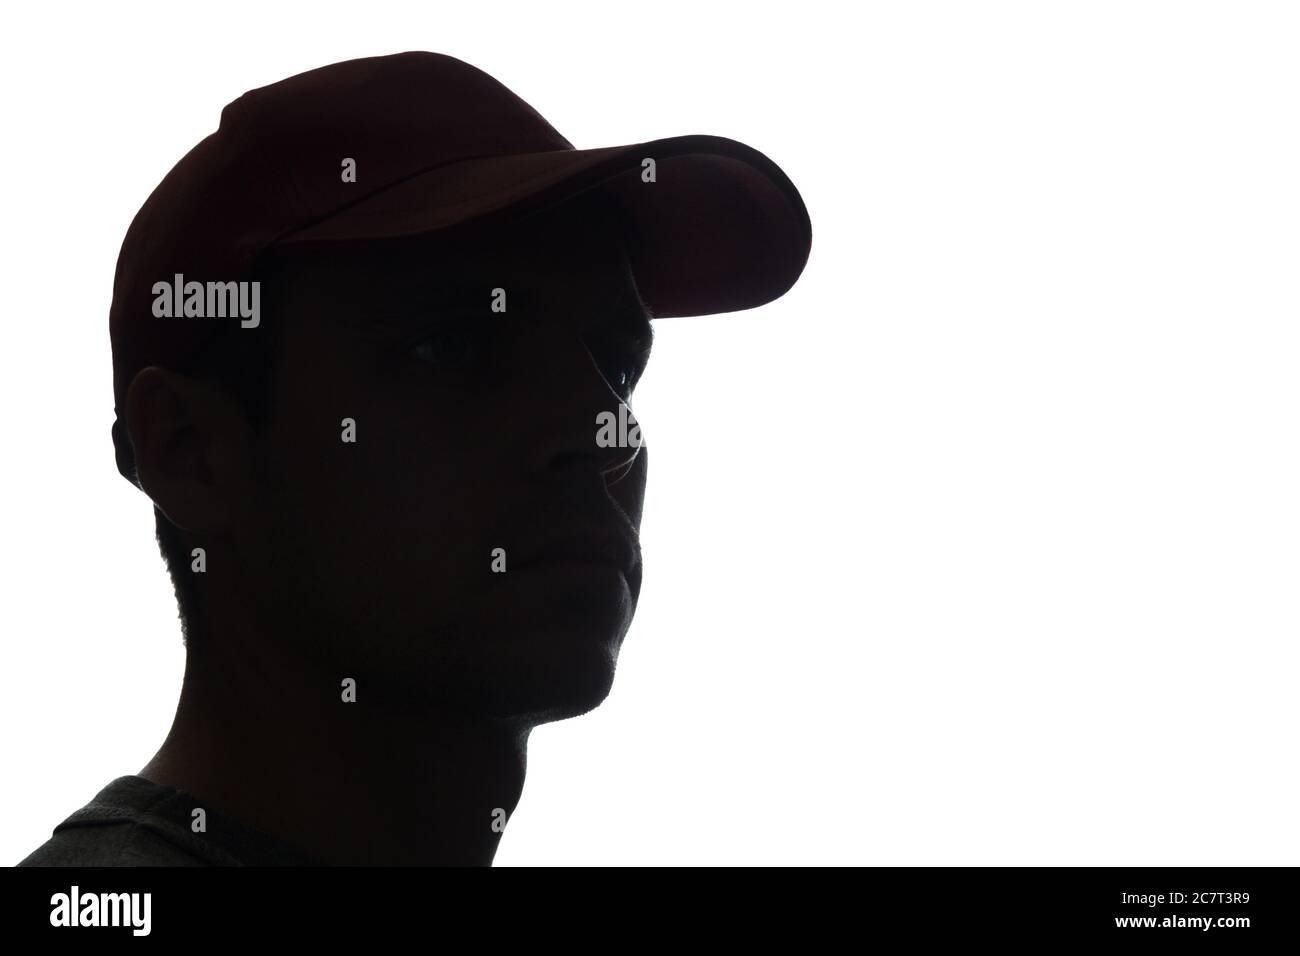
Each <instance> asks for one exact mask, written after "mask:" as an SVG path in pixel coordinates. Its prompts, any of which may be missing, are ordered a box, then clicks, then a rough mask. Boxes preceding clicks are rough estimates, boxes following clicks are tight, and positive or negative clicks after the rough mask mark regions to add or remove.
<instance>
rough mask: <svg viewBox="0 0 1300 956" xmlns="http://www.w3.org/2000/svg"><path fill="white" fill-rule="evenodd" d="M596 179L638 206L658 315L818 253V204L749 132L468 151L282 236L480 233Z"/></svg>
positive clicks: (765, 285)
mask: <svg viewBox="0 0 1300 956" xmlns="http://www.w3.org/2000/svg"><path fill="white" fill-rule="evenodd" d="M647 158H649V159H653V160H654V161H655V178H654V181H651V182H646V181H644V180H643V172H642V171H643V168H644V167H643V160H645V159H647ZM592 188H600V189H602V190H604V191H606V192H608V193H609V194H611V195H612V196H614V197H615V198H616V199H617V200H618V202H619V203H620V205H622V206H623V207H624V209H625V210H626V212H627V213H628V215H629V224H630V227H631V228H632V229H634V230H635V232H636V235H635V236H633V237H631V240H632V241H631V242H630V243H629V254H630V256H631V259H632V270H633V274H634V275H635V277H636V281H637V287H638V289H639V291H640V293H641V297H642V299H643V300H644V301H645V303H646V305H647V307H648V308H649V309H650V311H651V313H652V314H653V315H654V316H655V317H656V318H659V317H665V318H666V317H671V316H686V315H708V314H712V313H718V312H735V311H738V310H741V309H751V308H754V307H756V306H760V305H763V304H764V303H767V302H771V301H772V300H773V299H776V298H779V297H780V296H782V295H784V294H785V292H786V291H787V290H788V289H789V288H790V287H791V286H792V285H794V283H795V280H796V279H798V278H799V275H800V273H801V272H802V271H803V267H804V264H805V263H806V262H807V260H808V253H809V250H810V249H811V245H812V226H811V224H810V222H809V218H808V210H807V209H806V208H805V206H804V203H803V199H802V198H801V197H800V195H799V192H798V190H797V189H795V187H794V184H793V183H791V182H790V180H789V178H788V177H787V176H786V175H785V173H783V172H782V171H781V169H780V168H779V167H778V166H777V165H776V164H775V163H773V162H772V161H771V160H770V159H768V158H767V157H766V156H764V155H763V154H762V153H760V152H758V150H756V149H753V148H751V147H749V146H746V145H745V144H743V143H739V142H737V141H735V140H732V139H727V138H725V137H721V136H702V135H696V136H675V137H670V138H668V139H657V140H650V141H649V142H645V143H634V144H632V145H628V146H609V147H604V148H600V149H581V150H553V151H549V152H544V153H522V154H518V155H512V156H493V157H487V158H483V159H467V160H461V161H458V162H456V163H451V164H448V165H446V166H441V167H438V168H436V169H431V170H428V171H426V172H422V173H418V174H416V175H414V176H411V177H410V178H408V179H404V180H402V181H401V182H398V183H395V184H394V185H392V186H388V187H386V188H384V189H382V190H380V191H379V192H376V193H373V194H371V195H370V196H367V197H365V198H364V199H361V200H358V201H357V202H356V203H354V204H352V205H350V206H347V207H345V208H344V209H342V210H340V211H338V212H335V213H333V214H331V215H330V216H328V217H326V218H325V219H322V220H321V221H319V222H317V223H314V224H312V225H310V226H307V227H305V228H302V229H298V230H296V231H294V232H292V233H289V234H288V235H285V236H282V237H280V238H279V239H278V241H277V242H276V245H278V246H286V245H299V244H304V243H328V242H343V241H353V240H366V239H394V238H399V237H404V236H419V235H426V234H431V233H443V232H450V231H453V230H454V231H455V233H456V234H459V233H460V232H461V231H462V230H466V231H467V232H471V233H476V232H478V231H481V230H490V229H491V228H492V227H494V226H498V225H502V224H504V223H506V222H508V221H510V220H513V219H516V218H518V217H521V216H524V215H527V214H529V213H531V212H535V211H540V210H543V209H546V208H549V207H551V206H554V205H556V204H558V203H562V202H564V201H566V200H568V199H570V198H573V197H574V196H576V195H578V194H580V193H583V192H585V191H587V190H589V189H592Z"/></svg>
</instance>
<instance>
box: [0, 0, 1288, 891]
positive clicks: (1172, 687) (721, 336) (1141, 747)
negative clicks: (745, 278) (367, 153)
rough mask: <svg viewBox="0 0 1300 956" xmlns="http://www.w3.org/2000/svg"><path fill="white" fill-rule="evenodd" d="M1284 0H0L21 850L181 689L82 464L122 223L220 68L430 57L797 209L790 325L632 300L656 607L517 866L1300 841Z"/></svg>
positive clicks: (230, 94) (554, 730)
mask: <svg viewBox="0 0 1300 956" xmlns="http://www.w3.org/2000/svg"><path fill="white" fill-rule="evenodd" d="M37 10H39V12H35V11H37ZM1296 11H1297V8H1296V7H1295V6H1294V5H1290V4H1284V3H1275V4H1269V3H1242V2H1234V3H1228V2H1223V3H1194V2H1187V0H1182V2H1176V3H1173V2H1171V3H1154V2H1123V3H1113V2H1098V0H1089V2H1086V3H1042V2H1022V3H1004V2H999V3H973V2H958V3H927V2H907V3H902V2H899V3H856V4H849V3H825V4H814V3H797V4H783V5H780V6H775V7H767V6H762V5H760V4H756V3H753V2H746V3H738V4H734V5H723V4H706V3H701V2H698V0H697V2H690V3H684V4H675V3H669V2H664V0H655V2H652V3H638V4H626V5H614V4H611V3H608V2H606V3H598V4H588V5H577V4H559V3H547V4H520V5H518V6H505V5H502V4H497V3H490V2H478V3H474V4H468V5H467V4H456V5H453V4H429V3H418V4H411V5H409V6H407V5H399V4H394V5H389V4H384V3H379V2H375V0H367V2H365V3H349V4H343V5H338V6H333V5H327V4H322V3H312V4H304V5H302V6H301V7H296V8H291V7H288V6H284V7H282V6H279V5H272V4H268V3H261V2H259V3H254V4H239V3H222V4H213V5H210V6H209V7H207V8H205V12H204V13H203V14H202V15H199V14H198V13H196V12H193V11H191V10H190V8H189V7H187V6H185V5H180V4H160V5H156V6H150V7H142V6H132V5H116V4H115V5H98V6H90V5H87V6H86V7H84V8H80V9H78V8H75V7H63V6H60V7H53V6H47V7H41V8H34V7H27V6H21V5H20V6H19V7H17V8H15V9H14V10H10V11H8V13H7V15H6V16H7V22H6V27H5V30H4V38H3V40H2V41H0V43H3V49H2V50H0V53H3V56H0V73H2V75H0V91H2V92H0V96H2V97H3V123H0V136H3V156H4V162H3V168H4V186H5V188H4V216H3V228H2V229H0V243H3V257H2V259H0V261H2V262H3V269H4V274H3V278H4V285H3V288H4V302H5V310H4V332H5V339H4V344H3V346H2V347H0V363H2V367H0V409H2V410H3V412H2V414H3V423H4V441H3V448H4V464H3V472H2V474H3V477H2V478H0V482H3V488H2V489H0V491H2V494H0V542H2V543H0V556H2V557H0V560H2V561H3V567H2V568H0V582H3V600H2V602H0V632H2V634H3V658H2V659H0V668H2V670H3V675H4V683H5V687H6V692H5V693H4V695H3V696H2V697H0V727H3V763H4V767H5V776H6V779H5V786H4V806H3V813H0V860H2V861H3V862H6V863H12V862H17V861H18V860H19V859H21V858H22V857H23V856H25V855H26V854H27V853H28V852H30V851H31V850H32V849H34V848H35V847H36V846H37V845H38V844H39V843H41V842H42V841H43V840H44V839H45V838H46V837H47V836H48V835H49V832H50V830H51V828H52V827H53V826H54V825H55V824H56V823H58V822H59V821H60V820H62V819H63V818H64V817H65V816H66V815H67V814H68V813H70V812H72V811H73V810H75V809H77V808H78V807H80V806H81V805H82V804H84V803H85V802H86V801H87V800H88V799H89V798H90V797H91V796H92V795H93V794H94V793H95V792H96V791H97V790H98V789H99V788H100V787H102V786H103V785H104V784H105V783H107V782H108V781H109V780H110V779H112V778H113V777H115V776H118V775H120V774H124V773H134V772H136V771H137V770H139V769H140V768H141V767H143V766H144V764H145V763H146V762H147V761H148V760H149V758H150V757H151V756H152V755H153V753H154V751H155V750H156V749H157V747H158V745H159V744H160V743H161V741H162V739H163V737H164V735H165V733H166V731H167V728H168V726H169V725H170V721H171V717H172V712H173V708H174V706H175V701H176V695H177V693H178V690H179V686H180V676H181V672H182V665H183V657H182V655H183V649H182V646H181V642H180V636H179V629H178V625H177V621H176V616H175V610H174V605H173V601H172V596H171V591H170V586H169V583H168V581H167V578H166V574H165V572H164V569H163V565H162V561H161V558H160V557H159V556H158V553H157V549H156V546H155V544H154V541H153V537H152V532H153V523H152V516H151V510H150V506H149V503H148V501H147V500H146V499H145V498H144V496H143V495H142V494H140V493H139V492H138V491H135V490H134V489H133V488H132V487H131V486H130V485H128V484H127V483H126V482H125V481H123V480H122V479H121V478H120V477H119V476H118V474H117V472H116V469H115V467H114V464H113V454H112V445H111V442H110V438H109V426H110V424H111V422H112V388H111V370H110V359H109V340H108V305H109V299H110V295H111V286H112V276H113V268H114V263H115V261H116V257H117V252H118V248H119V245H120V243H121V240H122V236H123V233H124V232H125V230H126V227H127V225H128V224H129V222H130V220H131V217H132V216H133V215H134V213H135V211H136V209H137V208H138V207H139V206H140V204H141V203H142V202H143V201H144V199H145V197H146V196H147V195H148V193H149V192H150V190H151V189H152V188H153V187H154V185H155V184H156V183H157V182H158V180H159V179H160V178H161V177H162V176H163V175H164V174H165V173H166V172H167V170H168V169H169V168H170V167H171V166H172V165H173V164H174V163H175V162H176V160H178V159H179V158H180V157H181V155H183V154H184V153H185V152H186V151H187V150H188V149H189V148H190V147H191V146H192V145H193V144H194V143H196V142H197V141H198V140H199V139H201V138H202V137H204V136H206V135H207V134H208V133H209V132H211V131H212V130H213V129H215V128H216V125H217V120H218V117H219V115H220V111H221V108H222V106H224V104H226V103H227V102H229V101H230V100H232V99H234V98H235V97H237V96H238V95H239V94H240V93H242V92H244V91H245V90H247V89H250V88H253V87H257V86H261V85H264V84H267V83H270V82H274V81H275V80H278V79H281V78H283V77H285V76H288V75H291V74H294V73H298V72H301V71H303V70H307V69H311V68H314V67H317V66H322V65H324V64H327V63H332V62H336V61H339V60H344V59H350V58H353V57H359V56H371V55H376V54H384V53H393V52H400V51H403V50H408V49H427V50H433V51H437V52H441V53H449V54H451V55H454V56H457V57H459V58H460V59H463V60H466V61H467V62H469V63H472V64H474V65H475V66H478V67H480V68H482V69H484V70H486V71H487V72H489V73H491V74H492V75H494V76H495V77H497V78H498V79H500V80H501V81H502V82H503V83H505V84H506V86H508V87H510V88H511V89H512V90H514V91H515V92H516V93H518V94H519V95H520V96H522V97H523V98H524V99H525V100H527V101H528V102H529V103H531V104H532V105H533V106H535V107H536V108H537V109H538V110H539V111H540V112H541V113H542V114H543V115H544V116H546V117H547V118H548V119H549V120H550V121H551V123H552V124H553V125H554V126H555V127H556V128H557V129H558V130H560V132H561V133H563V134H564V135H566V136H567V137H568V138H569V139H570V140H571V141H572V142H573V143H574V144H575V145H576V146H578V147H579V148H587V147H596V146H607V145H615V144H622V143H633V142H640V141H644V140H648V139H653V138H657V137H661V136H670V135H677V134H684V133H712V134H717V135H722V136H729V137H731V138H734V139H738V140H741V141H742V142H745V143H748V144H750V145H752V146H754V147H756V148H757V149H759V150H761V151H762V152H764V153H766V154H767V155H768V156H770V157H771V158H772V159H774V160H775V161H776V162H777V163H778V164H780V165H781V166H782V168H783V169H784V170H785V171H786V172H787V173H788V174H789V175H790V177H791V178H792V179H793V180H794V182H795V183H796V185H797V186H798V187H799V189H800V190H801V192H802V194H803V196H804V199H805V201H806V202H807V205H808V207H809V210H810V212H811V217H812V221H813V231H814V240H813V252H812V257H811V260H810V261H809V264H808V267H807V270H806V271H805V273H804V276H803V278H802V279H801V280H800V282H799V283H798V284H797V285H796V286H795V287H794V289H793V290H792V291H791V292H790V293H788V294H787V295H786V296H785V297H783V298H782V299H780V300H778V301H777V302H774V303H772V304H770V305H768V306H765V307H763V308H760V309H757V310H752V311H749V312H744V313H736V314H731V315H721V316H713V317H706V318H698V319H676V320H664V321H662V322H660V323H659V324H658V343H657V345H656V352H655V357H654V359H653V361H652V362H651V366H650V370H649V372H648V374H647V376H646V378H645V380H644V386H643V388H642V389H641V390H639V392H638V397H637V402H636V409H637V415H638V418H639V419H640V421H641V422H642V423H643V425H644V427H645V429H646V436H647V439H648V443H649V445H650V447H651V449H652V451H651V469H650V484H649V492H648V500H647V508H646V514H645V519H644V529H643V532H644V547H645V555H646V562H647V574H646V580H645V586H644V592H643V601H642V606H641V609H640V612H639V614H638V616H637V620H636V622H635V624H634V625H633V629H632V632H631V634H630V635H629V637H628V640H627V643H626V645H625V648H624V653H623V657H622V660H621V663H620V667H619V673H618V678H617V681H616V684H615V688H614V691H613V693H612V695H611V697H610V698H609V700H608V701H607V702H606V704H605V705H604V706H603V707H601V708H600V709H598V710H596V711H594V712H593V713H591V714H589V715H586V716H584V717H581V718H578V719H575V720H571V721H566V722H563V723H560V724H554V725H550V726H546V727H542V728H540V729H538V730H537V731H536V733H535V734H534V736H533V744H532V748H531V751H530V756H529V767H528V770H529V774H528V781H527V784H526V787H525V790H524V795H523V800H522V802H521V804H520V807H519V809H518V811H517V813H516V815H515V817H514V818H513V819H512V821H511V826H510V829H509V831H508V832H507V834H506V836H505V838H504V840H503V842H502V845H501V848H500V851H499V854H498V857H497V863H498V864H499V865H525V864H542V863H545V864H643V863H644V864H674V863H683V864H728V863H737V864H765V863H799V864H907V865H923V864H1089V865H1101V864H1105V865H1130V864H1134V865H1135V864H1163V865H1192V864H1196V865H1226V864H1239V865H1261V864H1273V865H1280V864H1295V863H1297V862H1298V860H1297V851H1298V850H1300V824H1298V823H1297V814H1296V807H1297V805H1300V793H1298V792H1297V790H1298V786H1297V784H1298V782H1300V772H1298V771H1297V769H1296V736H1297V726H1298V719H1300V703H1298V702H1297V701H1298V698H1297V695H1296V692H1295V688H1296V678H1297V664H1300V653H1298V652H1297V633H1298V627H1300V601H1298V600H1297V578H1298V575H1300V510H1298V508H1297V499H1298V496H1300V454H1298V453H1297V440H1296V433H1297V428H1296V419H1297V413H1298V412H1300V384H1298V376H1297V357H1298V356H1297V351H1298V347H1300V324H1298V322H1297V319H1298V318H1300V317H1298V315H1297V306H1298V304H1300V283H1298V282H1297V267H1298V265H1300V258H1298V256H1300V174H1298V171H1300V124H1298V123H1297V105H1298V104H1297V100H1298V99H1300V96H1298V93H1300V58H1297V56H1296V51H1297V49H1300V15H1298V14H1297V12H1296ZM701 410H705V411H703V412H702V411H701ZM683 662H686V664H685V665H684V663H683Z"/></svg>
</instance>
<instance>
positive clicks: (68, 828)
mask: <svg viewBox="0 0 1300 956" xmlns="http://www.w3.org/2000/svg"><path fill="white" fill-rule="evenodd" d="M196 807H203V804H202V802H200V801H199V800H197V799H196V798H195V797H193V796H191V795H190V794H188V793H186V792H185V791H183V790H177V789H175V788H173V787H167V786H163V785H161V784H157V783H154V782H153V781H151V780H146V779H145V778H144V777H137V776H135V775H128V776H125V777H118V778H117V779H116V780H114V781H113V782H112V783H110V784H109V785H108V786H106V787H105V788H104V789H103V790H101V791H99V793H97V794H96V795H95V798H94V799H93V800H91V801H90V802H89V803H88V804H86V805H85V806H84V807H82V808H81V809H80V810H78V811H77V812H76V813H74V814H72V816H70V817H68V818H67V819H66V820H64V821H63V822H62V823H60V824H59V825H58V826H56V827H55V828H54V834H53V835H52V836H51V837H50V839H48V840H47V841H45V843H43V844H41V846H39V847H37V848H36V850H34V851H33V852H32V853H31V854H30V855H29V856H27V857H26V858H25V859H24V860H23V861H22V862H21V863H19V864H17V865H18V866H320V865H321V864H320V863H318V862H317V861H315V860H313V859H311V858H310V857H308V856H307V855H305V854H303V853H302V852H301V851H299V850H298V849H296V848H295V847H292V846H290V845H289V844H287V843H285V842H283V841H281V840H280V839H278V838H276V837H272V836H268V835H267V834H265V833H261V832H260V831H257V830H254V829H252V828H250V827H247V826H245V825H244V824H242V823H239V822H238V821H236V820H232V819H231V818H230V817H227V816H224V815H222V814H220V813H217V812H216V811H214V810H212V809H211V808H209V807H203V809H204V812H205V814H206V832H202V833H195V832H194V831H193V829H192V828H191V827H192V823H193V820H194V819H195V818H194V816H193V813H192V812H193V810H194V809H195V808H196Z"/></svg>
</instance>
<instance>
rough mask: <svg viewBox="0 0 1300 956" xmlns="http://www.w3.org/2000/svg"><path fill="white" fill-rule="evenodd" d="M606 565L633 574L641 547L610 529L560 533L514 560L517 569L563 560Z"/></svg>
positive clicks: (639, 559)
mask: <svg viewBox="0 0 1300 956" xmlns="http://www.w3.org/2000/svg"><path fill="white" fill-rule="evenodd" d="M566 561H569V562H578V563H582V564H604V565H608V566H610V567H614V568H618V569H619V570H620V571H622V572H623V573H624V574H625V575H630V574H631V573H632V572H633V571H634V570H635V569H636V568H637V566H638V565H639V564H640V563H641V549H640V547H638V546H637V545H636V544H635V543H634V542H633V541H632V539H631V538H628V537H626V536H624V535H620V534H615V533H610V532H586V533H569V534H564V535H557V536H555V537H553V538H549V539H547V540H546V541H544V542H543V543H542V544H541V545H540V546H539V547H537V548H535V549H531V550H529V551H528V552H527V553H526V554H525V555H524V557H523V558H522V559H518V560H515V561H512V562H511V565H512V566H513V567H515V568H527V567H532V566H534V565H542V564H558V563H561V562H566Z"/></svg>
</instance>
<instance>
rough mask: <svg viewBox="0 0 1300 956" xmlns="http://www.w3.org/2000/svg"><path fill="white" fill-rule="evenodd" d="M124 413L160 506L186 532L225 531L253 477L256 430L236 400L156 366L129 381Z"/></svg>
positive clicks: (143, 474)
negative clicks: (254, 433) (252, 427)
mask: <svg viewBox="0 0 1300 956" xmlns="http://www.w3.org/2000/svg"><path fill="white" fill-rule="evenodd" d="M125 417H126V428H127V430H128V433H129V434H130V440H131V445H132V448H133V449H134V452H135V468H136V475H137V476H138V478H139V481H140V487H141V488H142V489H143V490H144V492H145V494H147V495H148V496H149V497H150V498H151V499H152V500H153V503H154V504H155V505H157V506H158V508H159V510H161V511H162V513H163V514H164V515H166V516H167V519H168V520H169V521H171V523H172V524H174V525H176V526H177V527H178V528H181V529H184V530H186V531H192V532H198V533H213V532H220V531H222V530H224V529H225V528H226V527H227V526H228V525H229V524H230V522H231V520H232V519H233V518H234V517H235V516H236V513H237V511H238V509H239V506H240V504H241V503H242V502H244V501H246V500H247V495H248V492H249V485H250V482H251V481H252V476H253V437H254V436H253V434H252V429H251V428H250V427H249V425H248V422H247V420H246V419H245V418H244V415H243V413H242V412H241V410H240V409H239V406H238V405H237V404H236V403H235V402H234V400H233V399H231V398H230V396H229V395H227V394H226V393H225V392H224V391H222V390H221V389H220V388H218V387H216V386H215V385H212V384H210V383H207V382H203V381H199V380H198V379H194V378H189V377H186V376H184V375H180V374H177V373H176V372H172V371H169V370H167V369H164V368H158V367H157V366H152V365H151V366H149V367H148V368H144V369H141V370H140V371H139V372H137V373H136V376H135V378H134V379H133V380H132V381H131V385H130V387H129V388H128V389H127V393H126V408H125Z"/></svg>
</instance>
